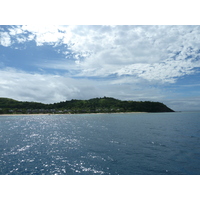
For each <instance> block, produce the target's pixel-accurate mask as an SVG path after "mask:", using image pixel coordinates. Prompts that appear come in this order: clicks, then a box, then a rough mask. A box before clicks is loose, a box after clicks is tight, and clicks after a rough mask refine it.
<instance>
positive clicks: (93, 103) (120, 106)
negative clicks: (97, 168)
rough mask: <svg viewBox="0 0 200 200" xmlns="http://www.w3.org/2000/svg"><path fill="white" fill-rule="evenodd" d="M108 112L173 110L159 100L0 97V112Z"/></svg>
mask: <svg viewBox="0 0 200 200" xmlns="http://www.w3.org/2000/svg"><path fill="white" fill-rule="evenodd" d="M110 112H174V111H173V110H172V109H170V108H168V107H167V106H166V105H164V104H163V103H160V102H150V101H144V102H143V101H121V100H118V99H114V98H111V97H103V98H94V99H89V100H76V99H72V100H70V101H63V102H59V103H54V104H43V103H37V102H27V101H26V102H24V101H16V100H13V99H9V98H0V114H16V113H24V114H26V113H30V114H31V113H110Z"/></svg>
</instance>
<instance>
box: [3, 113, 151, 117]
mask: <svg viewBox="0 0 200 200" xmlns="http://www.w3.org/2000/svg"><path fill="white" fill-rule="evenodd" d="M139 113H148V112H113V113H64V114H59V113H55V114H53V113H38V114H0V116H35V115H83V114H89V115H90V114H139Z"/></svg>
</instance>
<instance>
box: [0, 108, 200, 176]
mask: <svg viewBox="0 0 200 200" xmlns="http://www.w3.org/2000/svg"><path fill="white" fill-rule="evenodd" d="M0 174H1V175H3V174H13V175H14V174H20V175H23V174H35V175H36V174H37V175H38V174H39V175H41V174H45V175H49V174H62V175H64V174H66V175H73V174H78V175H84V174H87V175H92V174H96V175H98V174H105V175H108V174H111V175H116V174H119V175H165V174H166V175H170V174H171V175H179V174H180V175H183V174H190V175H193V174H194V175H199V174H200V113H199V112H182V113H181V112H180V113H134V114H80V115H78V114H77V115H33V116H28V115H24V116H0Z"/></svg>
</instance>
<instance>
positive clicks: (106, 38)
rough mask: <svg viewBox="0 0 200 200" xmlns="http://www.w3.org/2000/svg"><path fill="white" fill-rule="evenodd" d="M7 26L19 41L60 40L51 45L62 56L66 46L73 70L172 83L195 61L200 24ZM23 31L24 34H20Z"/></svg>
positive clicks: (198, 52) (81, 73)
mask: <svg viewBox="0 0 200 200" xmlns="http://www.w3.org/2000/svg"><path fill="white" fill-rule="evenodd" d="M9 31H10V32H9V34H10V35H12V36H14V35H15V34H16V37H17V41H18V42H21V43H23V42H25V41H26V40H35V41H36V43H37V45H44V44H51V45H58V44H66V47H65V48H63V46H62V48H61V49H59V48H58V49H57V50H56V51H57V52H60V53H63V54H64V55H66V57H69V54H68V53H69V52H70V53H71V55H73V58H74V59H75V63H74V64H75V65H76V67H75V65H73V69H76V70H77V76H87V77H91V76H101V77H105V76H109V75H113V74H117V75H118V76H123V75H131V76H134V77H135V76H136V77H139V78H142V79H146V80H148V81H154V82H158V83H174V82H175V81H176V80H177V79H178V78H179V77H182V76H184V75H186V74H188V75H189V74H192V73H194V71H195V68H196V67H199V65H198V62H197V60H198V59H200V46H199V44H200V26H56V25H52V26H50V25H40V26H38V25H26V26H17V27H15V28H11V29H9ZM24 33H27V34H28V36H26V38H24V36H23V37H21V38H20V37H19V36H20V34H24ZM3 34H4V37H3V41H4V42H3V45H4V46H9V45H11V44H12V42H13V41H11V39H10V37H9V35H8V33H3ZM57 66H58V68H59V67H60V66H59V65H57Z"/></svg>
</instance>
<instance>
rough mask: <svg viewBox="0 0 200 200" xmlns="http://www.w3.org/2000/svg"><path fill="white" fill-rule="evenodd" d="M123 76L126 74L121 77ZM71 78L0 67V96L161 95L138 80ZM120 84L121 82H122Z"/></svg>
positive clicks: (51, 99)
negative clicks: (0, 68)
mask: <svg viewBox="0 0 200 200" xmlns="http://www.w3.org/2000/svg"><path fill="white" fill-rule="evenodd" d="M122 79H126V77H124V78H122ZM124 82H126V80H122V81H121V82H120V81H119V79H117V80H116V81H114V80H107V79H105V80H101V81H98V80H93V79H80V78H79V79H77V78H75V79H73V78H69V77H66V76H65V75H63V76H60V75H48V74H46V75H45V74H30V73H27V72H23V71H16V70H13V69H11V68H4V69H3V70H0V97H9V98H13V99H17V100H22V101H38V102H44V103H54V102H60V101H65V100H71V99H90V98H95V97H103V96H111V97H114V98H118V99H127V100H128V99H132V100H145V99H146V100H155V99H160V98H163V97H164V95H163V94H162V92H161V91H160V89H157V88H153V87H149V86H147V85H145V83H142V82H141V81H140V80H135V81H132V83H134V84H132V85H131V84H129V83H130V80H127V84H124ZM121 83H123V84H121Z"/></svg>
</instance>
